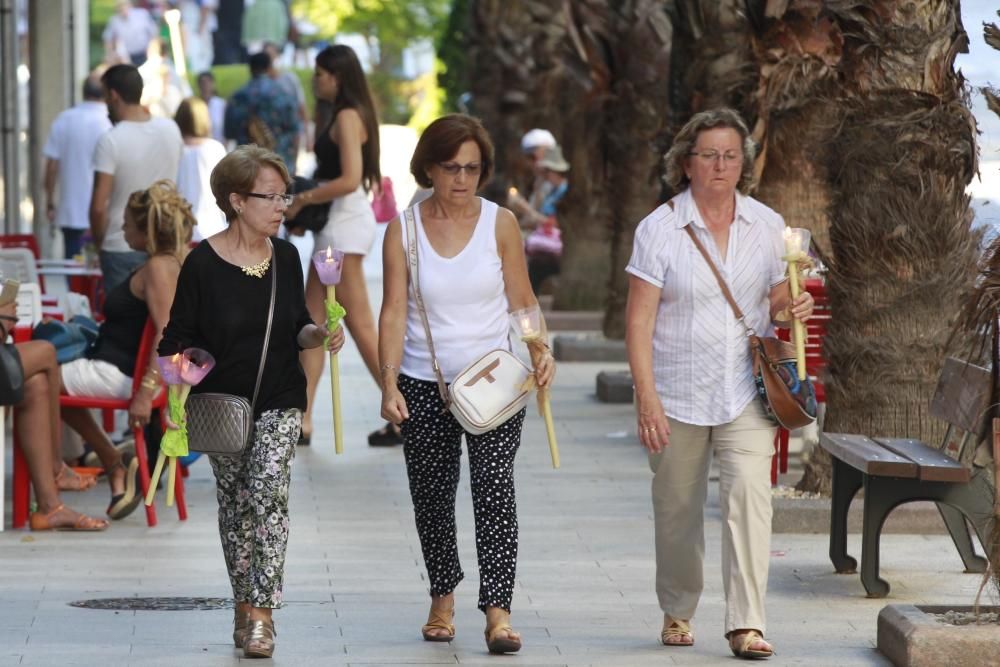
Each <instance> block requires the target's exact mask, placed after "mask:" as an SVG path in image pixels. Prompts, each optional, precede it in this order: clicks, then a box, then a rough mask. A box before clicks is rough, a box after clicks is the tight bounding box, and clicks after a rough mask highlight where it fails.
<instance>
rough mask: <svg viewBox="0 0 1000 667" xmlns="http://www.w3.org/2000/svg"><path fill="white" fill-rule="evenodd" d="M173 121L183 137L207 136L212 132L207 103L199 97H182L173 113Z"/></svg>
mask: <svg viewBox="0 0 1000 667" xmlns="http://www.w3.org/2000/svg"><path fill="white" fill-rule="evenodd" d="M174 122H175V123H177V127H179V128H180V130H181V135H182V136H185V137H207V136H210V135H211V134H212V119H211V117H210V116H209V115H208V105H207V104H205V101H204V100H203V99H201V98H200V97H186V98H184V101H183V102H181V105H180V106H179V107H177V113H175V114H174Z"/></svg>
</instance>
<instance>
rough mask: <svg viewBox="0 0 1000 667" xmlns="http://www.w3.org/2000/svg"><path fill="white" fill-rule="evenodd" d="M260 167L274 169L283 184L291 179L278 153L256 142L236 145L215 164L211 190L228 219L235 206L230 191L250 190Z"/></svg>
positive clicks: (231, 216)
mask: <svg viewBox="0 0 1000 667" xmlns="http://www.w3.org/2000/svg"><path fill="white" fill-rule="evenodd" d="M263 167H270V168H271V169H274V170H275V171H276V172H278V175H279V176H281V180H282V181H284V182H285V183H286V184H287V183H288V182H289V181H290V180H291V179H290V178H289V176H288V168H287V167H285V163H284V161H283V160H282V159H281V156H280V155H278V154H277V153H275V152H274V151H269V150H267V149H266V148H261V147H260V146H257V145H256V144H244V145H242V146H237V147H236V150H234V151H233V152H232V153H229V154H228V155H226V157H224V158H222V159H221V160H219V164H217V165H215V169H213V170H212V177H211V184H212V194H213V195H214V196H215V203H216V204H217V205H218V207H219V208H220V209H221V210H222V212H223V213H224V214H225V216H226V220H227V221H230V220H234V219H235V218H236V209H234V208H233V205H232V204H230V203H229V195H231V194H238V195H245V194H246V193H247V192H250V190H252V189H253V184H254V181H256V180H257V174H259V173H260V170H261V169H262V168H263Z"/></svg>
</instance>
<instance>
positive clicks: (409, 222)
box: [403, 206, 451, 409]
mask: <svg viewBox="0 0 1000 667" xmlns="http://www.w3.org/2000/svg"><path fill="white" fill-rule="evenodd" d="M403 218H404V219H405V220H406V251H407V252H406V256H407V264H406V268H407V271H408V272H409V274H410V287H411V289H412V290H413V300H414V301H415V302H416V303H417V311H418V312H419V313H420V321H421V322H423V325H424V335H425V336H426V337H427V348H428V349H429V350H430V353H431V366H432V367H433V368H434V376H435V377H436V378H437V383H438V393H439V394H441V400H442V401H444V407H445V409H447V408H448V407H449V406H450V405H451V396H450V395H449V394H448V385H447V384H446V383H445V381H444V375H442V374H441V367H440V366H439V365H438V360H437V354H435V353H434V338H433V337H432V336H431V325H430V322H428V321H427V310H426V309H425V308H424V297H423V296H422V295H421V294H420V260H419V258H418V256H417V220H416V216H415V215H414V213H413V207H412V206H411V207H410V208H407V209H406V210H405V211H403Z"/></svg>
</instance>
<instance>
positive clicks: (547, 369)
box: [535, 350, 556, 389]
mask: <svg viewBox="0 0 1000 667" xmlns="http://www.w3.org/2000/svg"><path fill="white" fill-rule="evenodd" d="M555 376H556V360H555V358H554V357H553V356H552V353H551V352H550V351H548V350H545V351H544V352H542V354H541V356H540V357H539V359H538V365H537V366H535V380H536V381H537V382H538V386H539V388H542V389H544V388H545V387H548V386H549V385H550V384H552V379H553V378H554V377H555Z"/></svg>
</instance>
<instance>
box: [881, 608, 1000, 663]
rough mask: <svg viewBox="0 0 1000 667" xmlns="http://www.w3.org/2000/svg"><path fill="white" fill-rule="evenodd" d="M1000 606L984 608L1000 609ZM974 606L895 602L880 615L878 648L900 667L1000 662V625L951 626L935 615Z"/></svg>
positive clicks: (962, 610)
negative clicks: (897, 603)
mask: <svg viewBox="0 0 1000 667" xmlns="http://www.w3.org/2000/svg"><path fill="white" fill-rule="evenodd" d="M997 609H998V608H997V607H981V608H980V611H982V612H994V613H995V612H996V611H997ZM947 611H956V612H971V611H972V607H971V606H968V607H962V606H955V605H951V606H932V605H919V606H915V605H908V604H899V605H896V604H891V605H889V606H887V607H885V608H883V609H882V611H881V612H879V615H878V650H879V651H881V652H882V654H883V655H885V656H886V657H887V658H889V660H891V661H892V664H894V665H896V667H942V666H947V667H987V665H1000V625H998V624H997V623H988V624H984V625H948V624H946V623H942V622H941V621H939V620H938V619H937V617H935V616H932V615H931V614H943V613H945V612H947Z"/></svg>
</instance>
